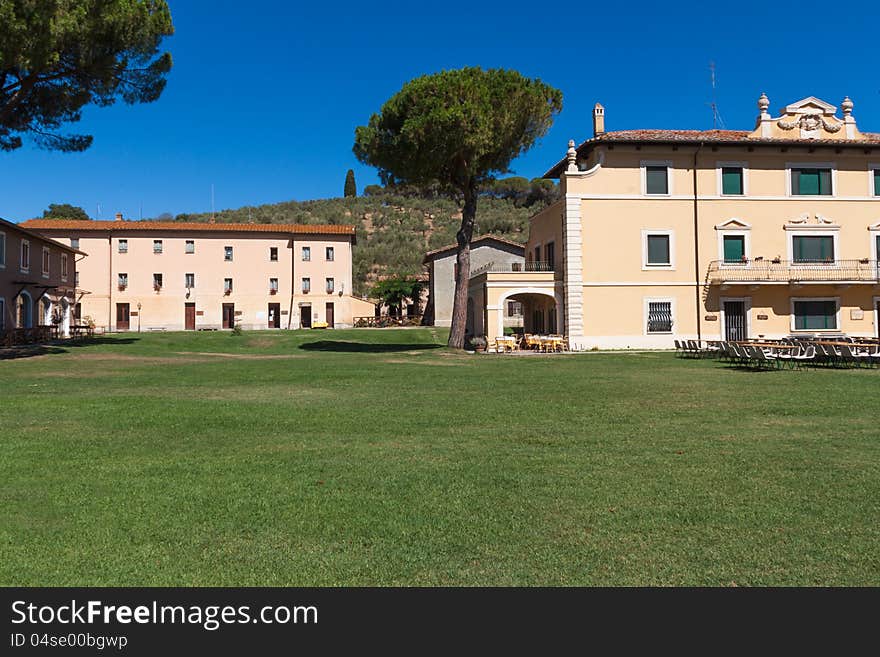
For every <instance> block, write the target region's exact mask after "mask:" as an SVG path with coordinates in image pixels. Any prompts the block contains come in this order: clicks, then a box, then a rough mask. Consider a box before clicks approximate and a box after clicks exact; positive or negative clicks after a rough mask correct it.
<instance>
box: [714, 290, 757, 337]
mask: <svg viewBox="0 0 880 657" xmlns="http://www.w3.org/2000/svg"><path fill="white" fill-rule="evenodd" d="M728 301H742V302H743V312H744V313H745V316H746V338H749V337H751V335H752V297H718V304H719V312H718V321H719V322H720V323H721V326H719V327H718V336H719V337H720V338H721V339H722V340H727V336H725V335H724V330H725V327H726V326H727V322H726V321H725V318H724V304H725V303H726V302H728Z"/></svg>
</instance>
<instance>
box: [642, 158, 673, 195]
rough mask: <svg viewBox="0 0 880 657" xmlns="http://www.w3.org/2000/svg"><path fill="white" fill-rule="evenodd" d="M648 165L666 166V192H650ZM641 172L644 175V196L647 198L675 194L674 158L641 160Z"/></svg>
mask: <svg viewBox="0 0 880 657" xmlns="http://www.w3.org/2000/svg"><path fill="white" fill-rule="evenodd" d="M646 167H666V193H665V194H649V193H648V173H647V170H646ZM639 172H640V173H641V176H642V196H643V197H646V198H666V197H669V196H672V195H673V193H674V192H673V189H672V160H642V161H640V162H639Z"/></svg>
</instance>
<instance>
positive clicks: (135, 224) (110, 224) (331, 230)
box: [19, 219, 355, 236]
mask: <svg viewBox="0 0 880 657" xmlns="http://www.w3.org/2000/svg"><path fill="white" fill-rule="evenodd" d="M19 225H20V226H23V227H24V228H29V229H31V230H90V231H91V230H112V231H119V230H149V231H206V232H212V233H213V232H218V233H294V234H297V235H351V236H354V234H355V228H354V226H351V225H348V224H333V225H327V224H224V223H215V224H211V223H207V222H182V221H95V220H91V221H79V220H75V219H30V220H29V221H23V222H22V223H21V224H19Z"/></svg>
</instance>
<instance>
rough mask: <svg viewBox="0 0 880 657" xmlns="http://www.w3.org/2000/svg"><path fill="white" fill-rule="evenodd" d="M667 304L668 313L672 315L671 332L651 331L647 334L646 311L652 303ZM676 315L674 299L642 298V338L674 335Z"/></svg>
mask: <svg viewBox="0 0 880 657" xmlns="http://www.w3.org/2000/svg"><path fill="white" fill-rule="evenodd" d="M658 302H660V303H666V302H669V311H670V313H671V314H672V330H671V331H652V332H650V333H648V309H649V308H650V305H651V304H652V303H658ZM677 317H678V313H677V312H676V307H675V297H643V298H642V336H643V337H649V336H653V335H675V325H676V324H677Z"/></svg>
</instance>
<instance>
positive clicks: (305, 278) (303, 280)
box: [299, 276, 312, 294]
mask: <svg viewBox="0 0 880 657" xmlns="http://www.w3.org/2000/svg"><path fill="white" fill-rule="evenodd" d="M306 281H308V282H309V285H308V287H309V289H306ZM299 289H300V290H302V293H303V294H309V293H311V291H312V277H311V276H303V277H302V278H301V279H300V282H299Z"/></svg>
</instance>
